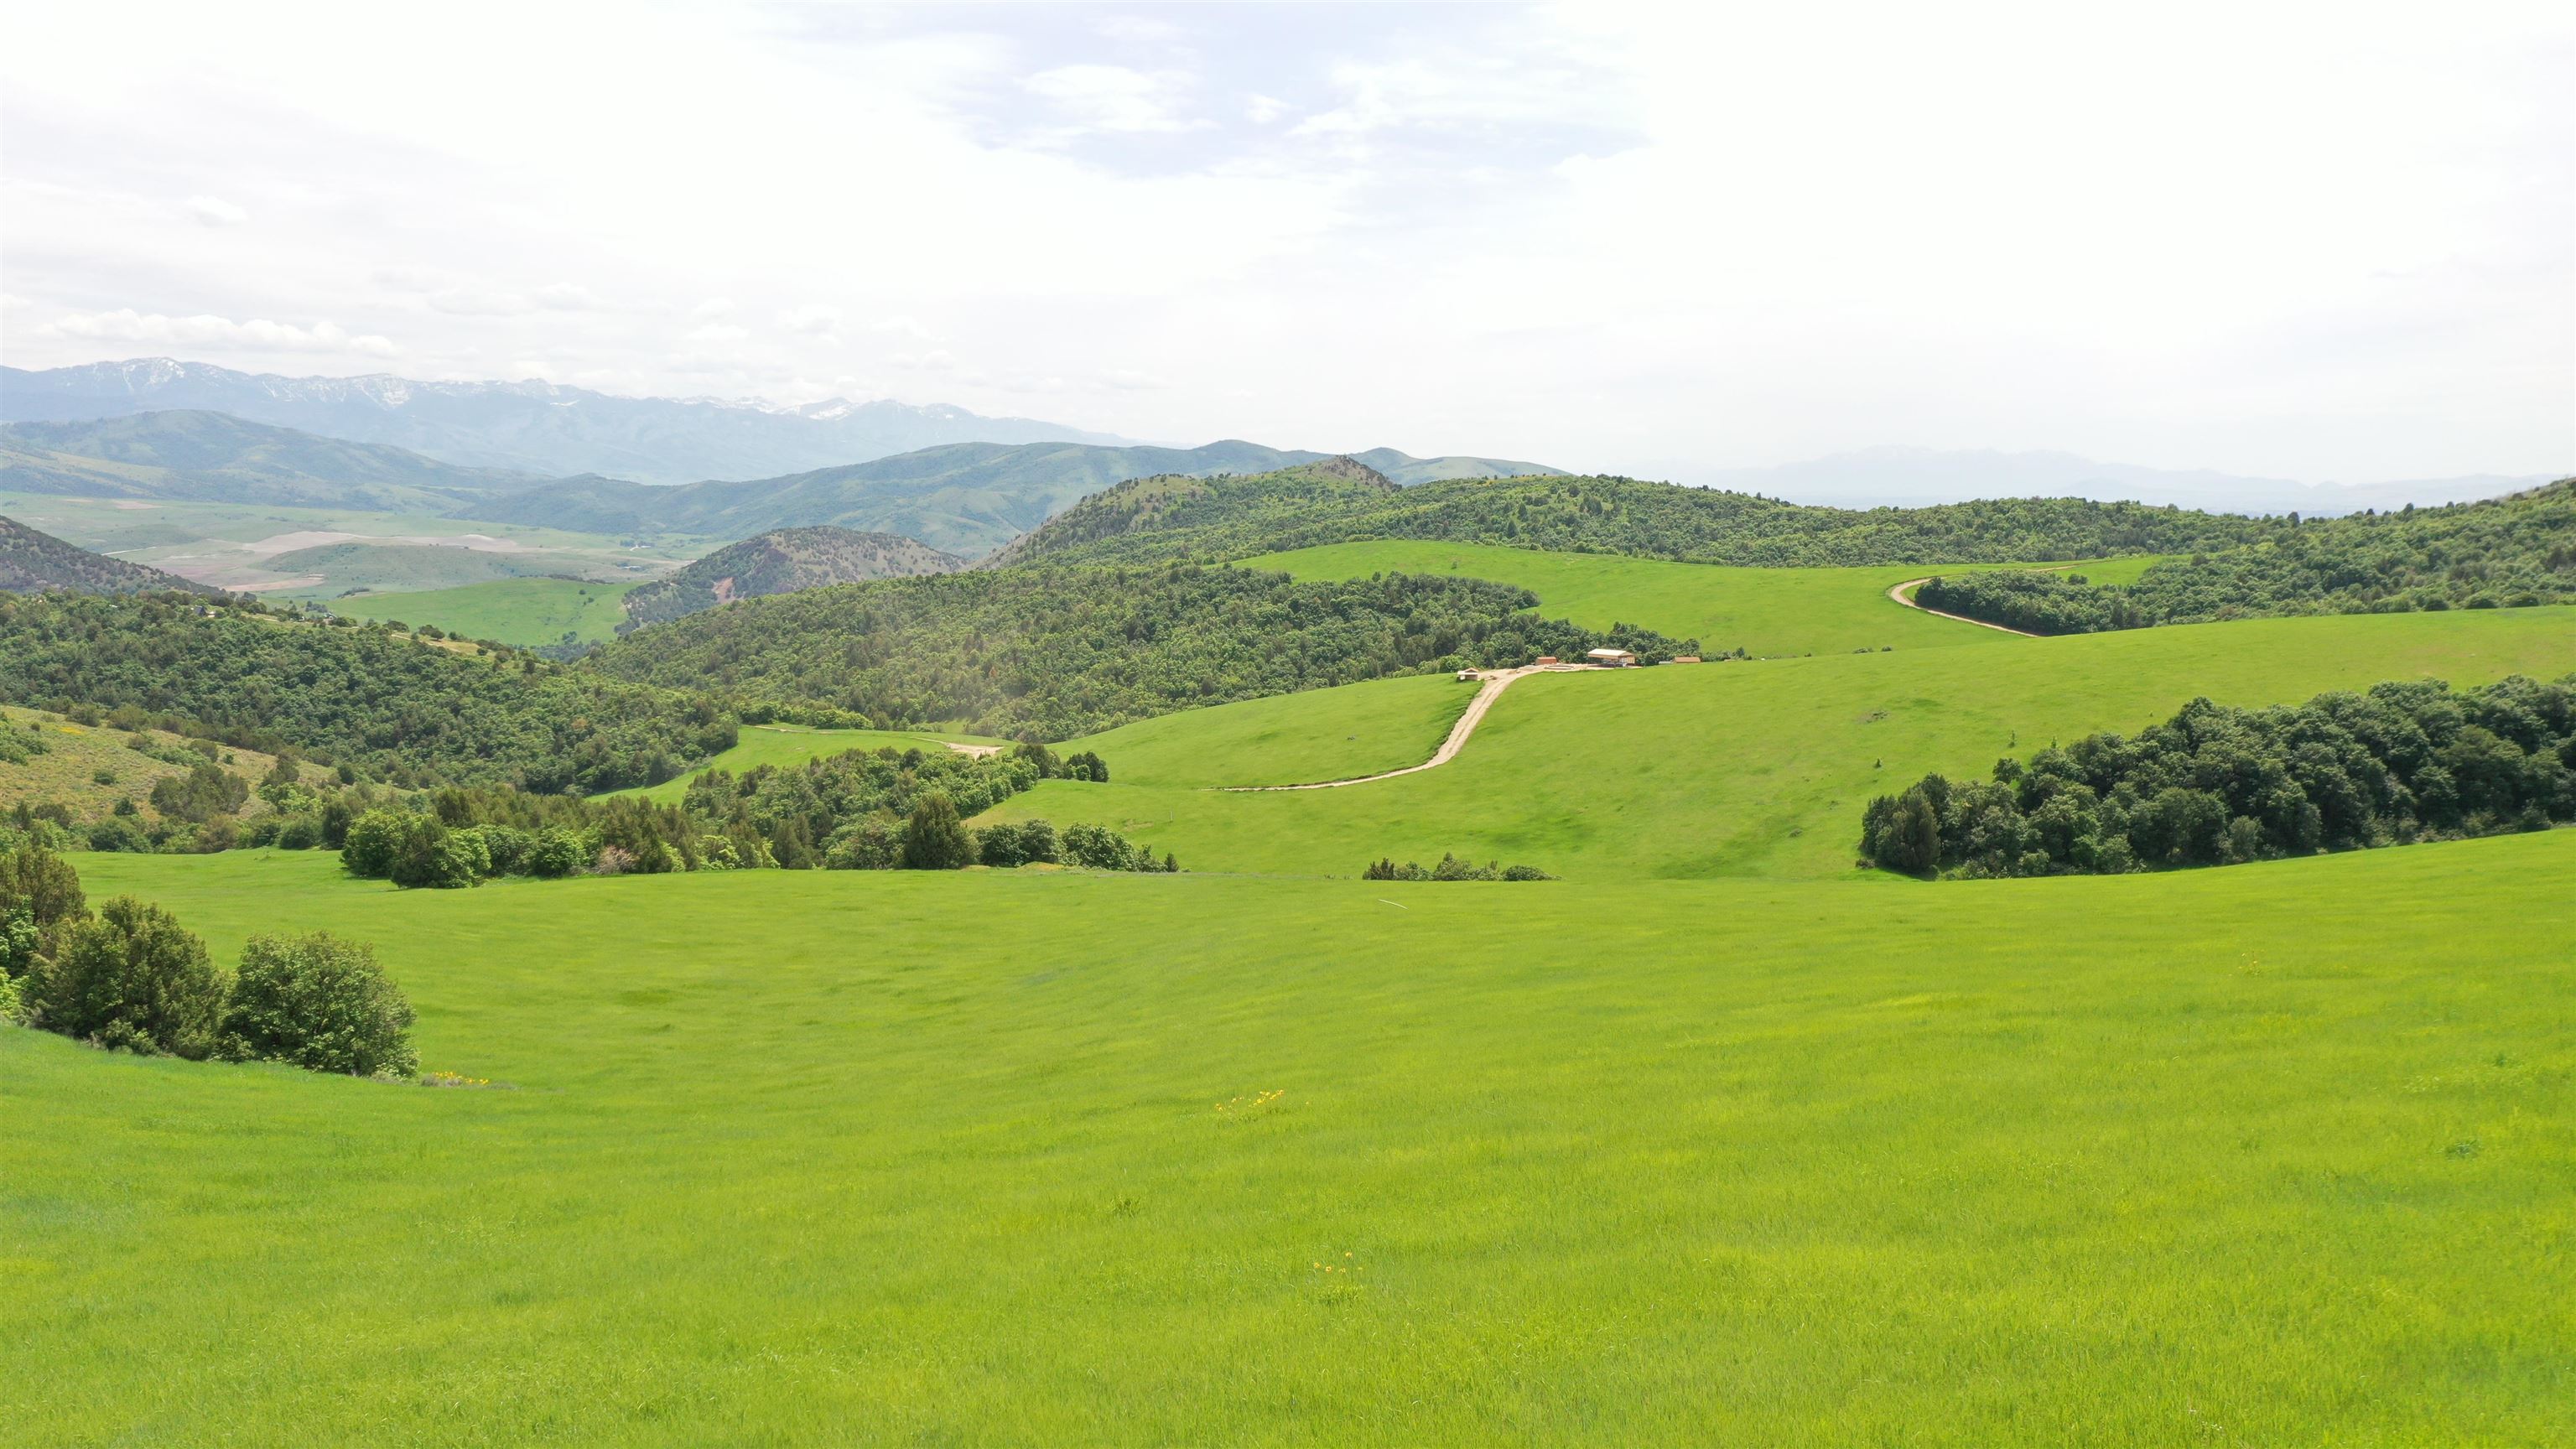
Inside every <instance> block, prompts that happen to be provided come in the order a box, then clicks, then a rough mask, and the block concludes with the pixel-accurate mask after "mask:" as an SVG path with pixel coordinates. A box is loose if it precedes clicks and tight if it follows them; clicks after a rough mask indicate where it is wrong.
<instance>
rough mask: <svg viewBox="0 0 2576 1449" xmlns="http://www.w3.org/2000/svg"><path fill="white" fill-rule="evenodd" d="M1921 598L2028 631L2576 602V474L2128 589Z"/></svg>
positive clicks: (2193, 562) (1940, 588) (1952, 584)
mask: <svg viewBox="0 0 2576 1449" xmlns="http://www.w3.org/2000/svg"><path fill="white" fill-rule="evenodd" d="M2293 516H2294V517H2295V515H2293ZM2034 557H2036V555H2034ZM1914 599H1915V602H1916V603H1919V604H1921V605H1923V606H1924V607H1925V608H1927V609H1938V610H1940V611H1941V612H1943V613H1946V614H1961V615H1965V616H1966V617H1968V618H1971V619H1983V620H1985V621H1986V622H1988V623H1991V624H2001V625H2003V626H2004V627H2006V628H2009V629H2019V630H2022V631H2024V632H2025V633H2031V634H2089V633H2097V632H2101V631H2104V630H2111V629H2140V628H2145V627H2148V626H2150V625H2156V624H2197V623H2206V622H2209V621H2212V620H2219V619H2245V618H2255V617H2259V616H2266V615H2281V614H2391V613H2411V612H2417V611H2439V610H2445V609H2496V608H2507V609H2513V608H2528V607H2531V606H2534V605H2539V604H2566V603H2576V479H2571V480H2566V481H2562V482H2558V483H2553V484H2551V485H2549V486H2548V487H2546V488H2540V489H2535V490H2533V491H2531V492H2529V493H2522V494H2517V495H2515V496H2513V497H2511V498H2495V499H2488V500H2487V501H2485V502H2482V503H2454V504H2449V505H2446V506H2444V507H2441V508H2415V507H2412V506H2411V505H2410V506H2409V507H2407V508H2404V509H2400V510H2398V511H2396V512H2392V513H2365V514H2356V515H2354V516H2352V517H2348V518H2328V519H2318V520H2313V521H2310V522H2307V523H2301V524H2294V525H2293V526H2292V527H2290V528H2289V529H2287V530H2286V531H2284V532H2282V533H2280V534H2279V535H2278V536H2276V537H2273V538H2270V539H2266V540H2264V541H2263V542H2261V543H2259V544H2255V545H2250V546H2245V547H2239V548H2233V549H2225V550H2221V551H2217V552H2210V553H2198V554H2194V555H2193V556H2191V557H2190V558H2187V559H2173V560H2168V561H2165V562H2161V563H2156V564H2152V565H2149V566H2148V567H2147V569H2146V570H2145V571H2144V572H2143V573H2141V574H2140V575H2139V577H2138V581H2137V582H2136V583H2133V584H2095V583H2092V582H2090V581H2088V580H2087V579H2085V578H2084V576H2083V575H2081V574H2068V575H2060V574H2054V573H2033V572H2019V571H2015V572H2002V573H1976V574H1963V575H1958V576H1955V577H1944V578H1935V579H1932V580H1931V581H1929V582H1927V583H1925V584H1924V585H1922V586H1921V587H1920V588H1919V589H1917V590H1916V591H1915V595H1914Z"/></svg>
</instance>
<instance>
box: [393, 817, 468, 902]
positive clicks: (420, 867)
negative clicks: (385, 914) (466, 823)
mask: <svg viewBox="0 0 2576 1449" xmlns="http://www.w3.org/2000/svg"><path fill="white" fill-rule="evenodd" d="M491 873H492V857H491V854H490V853H489V852H488V851H486V850H485V849H484V848H483V837H482V836H481V835H480V834H479V833H477V832H475V831H471V830H456V831H451V830H449V829H448V828H447V827H446V826H444V825H441V824H439V823H438V822H437V821H436V820H434V819H432V818H430V817H429V816H426V815H414V816H412V817H410V826H409V828H408V830H407V831H406V832H405V833H404V835H403V839H402V843H401V845H400V846H398V847H397V848H396V849H395V851H394V863H393V868H392V869H391V870H389V871H387V872H386V878H387V879H389V880H391V881H392V882H393V883H394V884H395V885H398V886H402V887H404V888H406V889H413V890H419V889H427V890H457V889H461V888H463V887H465V886H470V885H478V884H480V883H481V882H482V880H483V878H484V877H485V876H488V875H490V874H491Z"/></svg>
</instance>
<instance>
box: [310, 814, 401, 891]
mask: <svg viewBox="0 0 2576 1449" xmlns="http://www.w3.org/2000/svg"><path fill="white" fill-rule="evenodd" d="M410 821H411V817H410V816H409V815H407V814H405V813H404V812H402V811H400V810H370V811H368V812H367V813H366V814H364V815H361V816H359V817H358V818H357V819H356V820H354V821H352V822H350V824H349V825H348V827H347V829H346V831H345V833H344V834H343V835H342V837H341V844H340V864H341V865H342V866H344V867H345V868H347V870H348V872H349V874H351V875H355V876H364V877H366V878H367V879H369V880H383V879H384V878H385V877H386V876H388V875H391V874H392V873H393V868H394V853H395V852H396V851H397V850H400V849H401V848H402V843H403V838H404V836H405V835H407V834H408V833H409V832H410V829H411V825H410ZM326 824H327V819H326Z"/></svg>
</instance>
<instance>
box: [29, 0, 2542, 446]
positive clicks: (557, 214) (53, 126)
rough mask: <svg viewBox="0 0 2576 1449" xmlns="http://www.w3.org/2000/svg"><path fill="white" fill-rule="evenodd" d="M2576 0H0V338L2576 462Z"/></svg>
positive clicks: (1074, 394)
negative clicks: (1623, 3) (685, 2)
mask: <svg viewBox="0 0 2576 1449" xmlns="http://www.w3.org/2000/svg"><path fill="white" fill-rule="evenodd" d="M2566 13H2567V12H2566V11H2565V9H2564V7H2563V6H2559V5H2550V4H2535V5H2531V6H2527V7H2524V6H2505V7H2480V6H2474V5H2470V6H2463V5H2458V4H2449V5H2441V6H2432V5H2412V6H2405V7H2395V8H2390V9H2386V10H2374V9H2372V8H2370V7H2367V6H2356V5H2351V4H2336V5H2330V6H2317V7H2313V8H2282V7H2267V6H2263V5H2259V4H2229V5H2223V6H2214V7H2210V8H2207V9H2198V10H2196V9H2193V8H2190V7H2183V6H2173V5H2157V6H2133V7H2122V8H2120V9H2119V10H2118V11H2117V12H2116V13H2115V12H2114V11H2113V10H2112V8H2110V7H2091V6H2065V5H2046V6H2033V7H2029V8H2026V9H1997V8H1979V7H1973V6H1960V5H1940V6H1924V5H1908V6H1902V7H1888V8H1884V9H1875V8H1864V7H1839V6H1827V5H1763V6H1742V7H1735V6H1722V5H1679V4H1676V5H1669V6H1653V7H1639V8H1635V9H1622V8H1620V7H1618V6H1616V5H1608V4H1600V3H1586V4H1583V5H1579V6H1569V7H1566V8H1563V9H1551V8H1545V7H1537V8H1523V7H1499V6H1465V5H1436V6H1382V5H1368V6H1328V5H1306V6H1180V7H1150V6H1148V7H1135V6H1070V5H1068V6H1017V5H1012V6H1002V5H994V6H982V5H964V6H940V7H926V8H883V7H843V6H830V5H782V6H776V7H769V8H755V7H751V6H714V5H708V6H703V7H698V6H661V5H651V4H638V3H634V0H620V3H616V4H609V5H600V6H595V7H594V6H585V5H553V4H546V3H539V0H514V3H511V4H506V5H491V6H485V5H479V4H473V3H463V4H440V5H435V6H418V5H414V6H401V7H393V6H374V5H354V4H348V3H345V0H342V3H333V4H328V5H317V6H313V7H310V8H293V7H284V6H272V5H262V4H243V3H231V4H222V5H208V4H203V3H195V0H192V3H188V4H184V5H171V6H162V5H152V4H142V5H135V4H116V5H74V4H51V5H41V4H27V5H16V6H11V7H8V11H7V18H6V19H5V20H0V126H5V130H4V131H0V291H5V311H4V312H0V340H5V350H6V354H7V360H8V361H9V362H10V363H11V364H13V365H16V366H21V367H47V366H54V365H58V364H62V363H67V362H81V361H91V360H97V359H103V358H118V357H132V356H147V355H160V354H168V355H175V356H181V357H189V358H199V359H203V360H206V361H212V362H219V363H223V364H225V365H228V366H233V367H242V368H249V369H256V370H263V371H282V372H290V373H298V374H302V373H356V372H374V371H389V372H398V373H402V374H406V375H411V376H420V377H541V378H547V379H552V380H555V381H559V382H569V383H578V384H581V385H584V386H589V387H595V388H599V389H602V390H605V391H611V392H649V393H661V394H680V395H694V394H722V395H751V394H758V395H764V396H767V397H770V398H773V399H777V400H780V401H790V402H793V401H806V400H811V399H814V398H820V397H827V396H832V395H836V394H837V395H845V396H850V397H860V398H865V397H895V398H900V399H903V400H905V401H909V402H953V403H957V404H960V405H962V406H966V407H970V408H974V409H976V410H978V411H983V412H1000V413H1017V414H1025V415H1031V416H1039V417H1047V418H1052V419H1057V420H1060V421H1064V422H1069V423H1074V424H1079V425H1082V426H1087V427H1096V428H1102V429H1108V430H1113V431H1117V432H1122V433H1126V434H1130V435H1133V436H1138V437H1145V438H1152V439H1157V440H1163V441H1175V442H1183V443H1197V442H1203V441H1207V440H1209V439H1212V438H1217V437H1224V436H1234V437H1248V438H1253V439H1258V440H1260V441H1264V442H1269V443H1274V444H1278V445H1283V446H1302V447H1317V448H1359V447H1366V446H1374V445H1379V444H1386V445H1392V446H1396V447H1400V448H1404V449H1407V450H1409V451H1412V452H1415V453H1437V452H1452V451H1457V452H1480V453H1488V454H1500V455H1506V456H1512V457H1522V458H1537V459H1542V460H1545V461H1548V462H1552V463H1557V464H1560V465H1564V466H1568V467H1576V468H1585V469H1605V470H1616V471H1624V472H1630V473H1638V474H1645V475H1650V476H1668V477H1678V478H1685V479H1686V478H1688V477H1690V476H1691V475H1692V473H1693V472H1694V471H1697V470H1705V469H1707V468H1711V467H1717V466H1726V465H1744V464H1760V463H1769V462H1776V461H1782V460H1787V459H1792V458H1797V457H1802V456H1807V455H1812V454H1816V453H1823V452H1829V451H1834V450H1839V449H1844V448H1853V447H1863V446H1869V445H1873V444H1882V443H1913V444H1922V445H1928V446H1934V447H2001V448H2062V449H2066V450H2070V451H2074V452H2080V453H2086V454H2090V455H2093V456H2095V457H2100V458H2108V459H2118V460H2124V461H2129V462H2137V463H2148V464H2154V465H2159V466H2166V467H2214V468H2220V469H2224V470H2228V471H2234V472H2245V473H2261V474H2269V475H2279V476H2288V477H2296V478H2303V479H2311V480H2315V479H2328V478H2333V479H2341V480H2346V481H2352V480H2364V479H2380V478H2396V477H2410V476H2424V475H2431V474H2448V473H2466V472H2478V471H2495V472H2508V473H2532V472H2545V471H2551V470H2564V469H2567V468H2570V467H2576V101H2571V97H2576V33H2571V27H2570V26H2569V25H2568V23H2567V21H2566V20H2565V18H2564V17H2565V14H2566Z"/></svg>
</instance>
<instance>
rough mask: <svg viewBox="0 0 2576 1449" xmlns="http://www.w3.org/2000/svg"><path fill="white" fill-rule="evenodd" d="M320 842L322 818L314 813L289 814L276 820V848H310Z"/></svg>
mask: <svg viewBox="0 0 2576 1449" xmlns="http://www.w3.org/2000/svg"><path fill="white" fill-rule="evenodd" d="M321 843H322V820H321V817H319V816H315V815H290V816H288V817H286V818H285V819H284V820H282V821H279V822H278V826H277V848H278V849H280V850H311V849H313V848H314V847H315V846H318V845H320V844H321Z"/></svg>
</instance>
